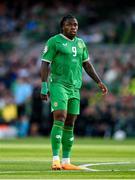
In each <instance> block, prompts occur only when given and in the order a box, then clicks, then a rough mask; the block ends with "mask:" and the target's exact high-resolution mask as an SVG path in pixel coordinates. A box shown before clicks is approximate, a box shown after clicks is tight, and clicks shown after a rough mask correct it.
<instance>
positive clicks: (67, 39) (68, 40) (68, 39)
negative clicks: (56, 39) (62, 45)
mask: <svg viewBox="0 0 135 180" xmlns="http://www.w3.org/2000/svg"><path fill="white" fill-rule="evenodd" d="M60 35H61V36H62V37H63V38H64V39H67V40H68V41H74V40H75V38H74V39H72V40H71V39H69V38H68V37H66V36H64V34H61V33H60Z"/></svg>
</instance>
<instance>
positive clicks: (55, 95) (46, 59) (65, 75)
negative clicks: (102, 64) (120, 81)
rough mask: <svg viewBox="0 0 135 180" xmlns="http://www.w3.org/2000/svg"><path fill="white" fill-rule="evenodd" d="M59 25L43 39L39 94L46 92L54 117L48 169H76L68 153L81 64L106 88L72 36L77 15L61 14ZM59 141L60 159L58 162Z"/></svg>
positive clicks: (82, 46) (44, 97)
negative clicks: (50, 162) (45, 40)
mask: <svg viewBox="0 0 135 180" xmlns="http://www.w3.org/2000/svg"><path fill="white" fill-rule="evenodd" d="M60 27H61V33H60V34H57V35H55V36H53V37H51V38H50V39H49V40H48V41H47V43H46V45H45V48H44V52H43V54H42V65H41V80H42V85H41V98H42V100H47V99H48V92H49V95H50V100H51V111H52V112H53V118H54V123H53V127H52V130H51V145H52V153H53V160H52V169H53V170H61V169H64V170H80V169H81V168H80V167H79V166H76V165H73V164H71V163H70V153H71V148H72V145H73V142H74V135H73V129H74V123H75V120H76V118H77V115H78V114H79V111H80V109H79V108H80V93H79V90H80V87H81V84H82V68H84V69H85V71H86V72H87V74H88V75H89V76H90V77H91V78H92V79H93V80H94V81H95V82H96V83H97V85H98V87H99V88H100V89H101V91H102V92H103V94H104V95H105V94H107V91H108V90H107V87H106V86H105V85H104V84H103V83H102V81H101V79H100V78H99V76H98V75H97V73H96V71H95V69H94V67H93V66H92V64H91V62H90V61H89V54H88V50H87V47H86V45H85V43H84V41H83V40H82V39H80V38H78V37H76V35H77V30H78V21H77V19H76V18H75V17H74V16H72V15H67V16H65V17H63V18H62V20H61V22H60ZM49 64H50V75H49V78H48V74H49ZM48 79H49V80H48ZM47 82H48V85H47ZM48 89H49V91H48ZM61 144H62V162H61V163H60V158H59V151H60V145H61Z"/></svg>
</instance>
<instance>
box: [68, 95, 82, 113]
mask: <svg viewBox="0 0 135 180" xmlns="http://www.w3.org/2000/svg"><path fill="white" fill-rule="evenodd" d="M67 112H68V114H73V115H78V114H79V113H80V99H76V98H72V99H69V101H68V109H67Z"/></svg>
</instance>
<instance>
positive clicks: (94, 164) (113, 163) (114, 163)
mask: <svg viewBox="0 0 135 180" xmlns="http://www.w3.org/2000/svg"><path fill="white" fill-rule="evenodd" d="M134 163H135V162H103V163H93V164H83V165H80V166H79V167H82V168H84V167H85V168H87V167H91V166H101V165H119V164H134ZM86 170H89V171H98V172H99V171H110V172H113V171H115V172H116V171H121V170H110V169H108V170H99V169H93V168H87V169H86ZM128 171H135V169H128Z"/></svg>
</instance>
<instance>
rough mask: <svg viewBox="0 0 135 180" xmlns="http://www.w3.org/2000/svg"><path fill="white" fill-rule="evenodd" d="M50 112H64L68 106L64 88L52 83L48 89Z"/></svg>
mask: <svg viewBox="0 0 135 180" xmlns="http://www.w3.org/2000/svg"><path fill="white" fill-rule="evenodd" d="M49 91H50V100H51V111H56V110H66V111H67V104H68V96H67V92H66V90H65V88H64V87H63V86H62V85H61V84H58V83H52V84H50V87H49Z"/></svg>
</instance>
